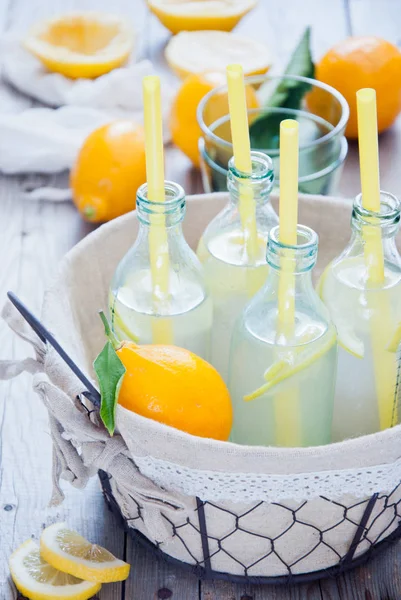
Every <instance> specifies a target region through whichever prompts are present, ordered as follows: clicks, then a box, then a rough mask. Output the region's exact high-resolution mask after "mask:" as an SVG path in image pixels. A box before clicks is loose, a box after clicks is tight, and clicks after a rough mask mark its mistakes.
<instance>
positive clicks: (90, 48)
mask: <svg viewBox="0 0 401 600" xmlns="http://www.w3.org/2000/svg"><path fill="white" fill-rule="evenodd" d="M23 43H24V46H25V48H26V49H27V50H29V52H31V53H32V54H34V55H35V56H36V57H37V58H38V59H39V60H40V61H41V62H42V63H43V64H44V65H45V66H46V67H47V68H48V69H49V71H54V72H55V73H61V74H62V75H65V76H66V77H70V78H71V79H78V78H79V77H85V78H94V77H99V76H100V75H104V74H105V73H108V72H109V71H111V70H112V69H115V68H116V67H120V66H121V65H122V64H124V63H125V62H126V61H127V59H128V57H129V55H130V54H131V52H132V48H133V44H134V31H133V29H132V28H131V27H130V26H129V25H128V24H127V23H126V21H125V20H124V19H122V18H119V17H117V16H114V15H109V14H103V13H97V12H82V13H74V14H69V15H63V16H61V17H57V18H54V19H49V20H46V21H42V22H41V23H38V24H37V25H35V26H34V27H33V28H32V29H31V30H30V32H29V33H28V35H27V37H26V39H25V40H24V42H23Z"/></svg>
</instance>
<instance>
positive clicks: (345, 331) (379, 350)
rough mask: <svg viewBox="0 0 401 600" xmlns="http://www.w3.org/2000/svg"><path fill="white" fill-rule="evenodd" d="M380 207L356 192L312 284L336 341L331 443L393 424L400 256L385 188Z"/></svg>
mask: <svg viewBox="0 0 401 600" xmlns="http://www.w3.org/2000/svg"><path fill="white" fill-rule="evenodd" d="M380 204H381V206H380V213H372V212H370V211H367V210H366V209H364V208H363V206H362V196H361V195H359V196H357V197H356V199H355V201H354V205H353V211H352V218H351V229H352V235H351V240H350V242H349V244H348V246H347V247H346V248H345V250H344V251H343V252H342V253H341V254H340V256H338V257H337V258H336V259H335V260H334V261H333V262H332V263H331V264H330V265H329V266H328V267H327V268H326V270H325V271H324V273H323V275H322V277H321V280H320V283H319V289H320V295H321V298H322V299H323V301H324V302H325V304H326V306H327V307H328V309H329V311H330V313H331V316H332V319H333V321H334V324H335V325H336V327H337V331H338V341H339V346H340V348H339V356H338V377H337V387H336V396H335V407H334V417H333V439H334V441H339V440H343V439H345V438H349V437H355V436H358V435H364V434H367V433H373V432H375V431H379V430H380V429H385V428H387V427H390V426H392V425H394V424H396V423H397V422H398V414H397V412H398V406H397V395H398V394H397V367H398V364H399V363H400V362H401V357H400V354H399V352H398V350H399V342H400V339H401V258H400V255H399V253H398V250H397V247H396V241H395V240H396V233H397V231H398V228H399V223H400V209H401V204H400V202H399V201H398V200H397V198H395V197H394V196H393V195H392V194H388V193H386V192H381V194H380ZM372 244H373V245H372ZM372 248H373V252H372ZM378 264H381V268H382V269H383V266H384V272H383V271H382V276H381V277H380V278H379V279H381V281H379V280H378V281H376V279H377V278H376V277H375V273H377V267H378ZM375 269H376V270H375ZM398 368H399V369H400V371H401V367H398ZM400 376H401V375H400V374H399V375H398V377H400ZM400 381H401V379H400Z"/></svg>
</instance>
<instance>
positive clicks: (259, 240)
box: [198, 152, 278, 379]
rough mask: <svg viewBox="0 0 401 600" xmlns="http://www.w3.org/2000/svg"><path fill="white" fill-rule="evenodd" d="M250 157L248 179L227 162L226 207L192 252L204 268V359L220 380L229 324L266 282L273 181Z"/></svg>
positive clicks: (257, 155) (261, 157) (257, 157)
mask: <svg viewBox="0 0 401 600" xmlns="http://www.w3.org/2000/svg"><path fill="white" fill-rule="evenodd" d="M251 156H252V173H251V174H250V175H247V174H245V173H242V172H240V171H238V170H237V169H236V168H235V165H234V159H231V161H230V164H229V173H228V182H227V186H228V191H229V201H228V204H227V206H226V207H225V208H224V209H223V210H222V212H220V214H218V215H217V217H215V219H213V221H212V222H211V223H210V224H209V225H208V227H207V228H206V230H205V232H204V233H203V236H202V239H201V241H200V244H199V247H198V257H199V258H200V260H201V262H202V264H203V267H204V272H205V280H206V283H207V286H208V289H209V291H210V295H211V297H212V298H213V306H214V317H213V329H212V343H211V356H210V359H211V363H212V364H213V366H214V367H215V368H216V369H217V370H218V371H219V373H220V374H221V375H222V376H223V378H224V379H226V378H227V373H228V358H229V349H230V340H231V334H232V331H233V328H234V324H235V321H236V320H237V318H238V316H239V315H240V314H241V311H242V309H243V308H244V306H245V305H246V304H247V302H248V301H249V300H250V298H252V296H253V295H254V294H255V293H256V292H257V291H258V290H259V289H260V288H261V286H262V285H263V284H264V282H265V280H266V275H267V271H268V266H267V263H266V245H267V238H268V233H269V231H270V229H271V228H272V227H273V226H274V225H276V224H277V222H278V219H277V215H276V213H275V211H274V209H273V207H272V206H271V204H270V200H269V196H270V192H271V189H272V186H273V179H274V175H273V169H272V162H271V159H270V158H269V157H268V156H266V155H265V154H263V153H261V152H252V153H251ZM244 183H246V185H247V186H249V187H248V189H250V190H251V194H252V202H253V203H254V206H255V223H256V235H255V239H256V244H255V245H254V248H253V254H252V255H251V256H250V254H249V251H248V246H247V239H248V238H247V232H246V230H244V227H243V220H242V219H241V214H240V194H241V186H242V185H243V184H244Z"/></svg>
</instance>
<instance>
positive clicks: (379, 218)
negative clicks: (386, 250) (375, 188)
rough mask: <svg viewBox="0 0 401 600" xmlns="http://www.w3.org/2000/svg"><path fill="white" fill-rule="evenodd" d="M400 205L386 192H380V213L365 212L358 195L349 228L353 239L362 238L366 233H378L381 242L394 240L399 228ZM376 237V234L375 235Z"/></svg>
mask: <svg viewBox="0 0 401 600" xmlns="http://www.w3.org/2000/svg"><path fill="white" fill-rule="evenodd" d="M400 214H401V203H400V201H399V200H398V199H397V198H396V197H395V196H393V194H389V193H388V192H380V212H373V211H370V210H367V209H366V208H364V207H363V204H362V194H359V195H358V196H357V197H356V198H355V200H354V204H353V207H352V217H351V228H352V230H353V232H354V236H355V237H358V236H360V237H363V235H364V233H365V232H366V231H369V230H370V231H373V230H376V231H379V232H380V237H381V238H382V240H383V241H386V240H395V236H396V234H397V232H398V229H399V226H400ZM376 235H377V234H376Z"/></svg>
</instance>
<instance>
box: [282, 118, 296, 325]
mask: <svg viewBox="0 0 401 600" xmlns="http://www.w3.org/2000/svg"><path fill="white" fill-rule="evenodd" d="M298 129H299V128H298V122H297V121H294V120H293V119H285V120H284V121H281V123H280V209H279V210H280V230H279V231H280V242H281V243H282V244H285V245H286V246H295V245H296V243H297V224H298ZM291 266H292V263H291V261H283V265H282V273H281V276H280V283H279V304H278V318H279V322H280V328H281V330H282V331H283V333H284V334H285V335H291V333H292V329H293V325H294V320H295V304H294V274H293V273H292V272H291ZM286 329H289V331H288V333H287V332H286Z"/></svg>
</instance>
